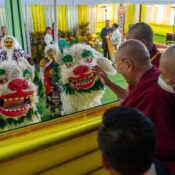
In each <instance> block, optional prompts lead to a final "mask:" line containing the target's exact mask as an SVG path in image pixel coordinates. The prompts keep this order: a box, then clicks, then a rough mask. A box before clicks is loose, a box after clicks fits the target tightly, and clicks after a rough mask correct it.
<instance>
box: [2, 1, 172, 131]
mask: <svg viewBox="0 0 175 175" xmlns="http://www.w3.org/2000/svg"><path fill="white" fill-rule="evenodd" d="M15 2H16V1H13V3H14V4H10V3H8V1H3V0H1V1H0V13H1V15H0V26H1V27H3V26H5V27H6V28H7V33H8V35H12V36H14V37H15V38H16V39H17V40H16V39H15V38H13V37H6V38H4V39H3V40H2V41H1V47H2V48H1V53H2V54H1V53H0V58H1V60H3V59H6V57H8V59H10V58H13V60H12V61H8V62H7V61H5V62H2V61H1V63H0V82H2V83H1V84H0V88H1V89H4V88H6V89H5V90H4V91H2V93H1V97H0V101H1V111H0V113H1V114H2V115H1V117H0V126H1V129H0V132H1V131H4V130H9V129H13V128H17V127H21V126H26V125H29V124H32V123H37V122H42V121H47V120H50V119H53V118H57V117H63V116H65V115H67V114H70V113H75V112H78V111H81V110H86V109H88V108H93V107H96V106H98V105H104V104H106V103H110V102H113V101H116V100H117V97H116V96H115V94H114V93H113V92H112V91H111V90H110V89H109V88H108V87H107V88H105V87H104V85H103V83H102V82H101V81H100V80H99V78H98V76H97V75H96V74H95V73H94V72H93V71H92V67H93V66H94V65H99V66H100V67H101V68H102V69H103V71H104V72H106V73H108V74H109V77H110V79H111V80H112V81H113V82H115V83H117V84H118V85H120V86H121V87H124V88H127V83H126V82H125V80H124V78H123V77H122V76H121V75H120V74H119V73H117V74H116V73H115V70H114V68H113V66H112V62H114V57H115V55H114V54H115V52H116V50H117V48H116V47H115V48H114V47H113V45H112V44H111V43H110V41H108V40H107V47H108V48H110V49H109V50H110V51H109V56H110V59H109V60H108V59H107V58H104V56H103V48H102V38H101V31H102V28H104V26H105V20H110V24H109V25H110V27H111V26H112V24H114V23H117V24H119V31H120V32H121V40H123V39H124V38H125V34H126V32H127V31H128V28H129V27H130V26H131V25H132V24H134V23H136V22H139V21H143V22H146V23H148V24H149V25H150V26H151V27H152V29H153V31H154V42H155V43H157V46H158V47H159V48H160V49H162V48H164V44H168V43H169V42H171V41H174V27H173V25H174V10H173V8H171V7H172V4H170V5H146V4H144V5H137V4H123V5H122V6H121V5H120V4H96V5H72V4H71V5H63V4H59V3H58V2H57V1H55V2H56V6H55V4H54V1H49V0H46V1H41V0H36V1H28V0H21V1H19V3H16V4H15ZM17 12H18V13H17ZM55 19H56V20H55ZM2 30H3V29H2V28H1V32H2ZM122 31H124V34H122ZM10 43H11V46H8V45H9V44H10ZM54 43H55V45H50V44H54ZM77 43H79V45H77ZM84 44H85V45H84ZM8 47H9V50H8ZM4 48H6V49H4ZM11 49H12V50H13V52H12V50H11ZM3 54H6V55H5V56H4V55H3ZM17 80H18V81H17ZM19 89H20V90H21V89H22V91H24V92H25V93H16V91H17V90H19ZM36 89H37V90H36ZM14 90H15V94H12V92H13V91H14ZM2 110H3V111H2ZM19 121H20V122H19ZM9 125H10V126H9Z"/></svg>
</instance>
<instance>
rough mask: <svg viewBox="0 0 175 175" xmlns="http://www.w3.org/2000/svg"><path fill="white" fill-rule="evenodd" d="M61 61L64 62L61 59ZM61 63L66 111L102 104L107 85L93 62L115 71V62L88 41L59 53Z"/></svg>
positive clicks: (63, 101) (63, 98) (113, 72)
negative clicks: (88, 43)
mask: <svg viewBox="0 0 175 175" xmlns="http://www.w3.org/2000/svg"><path fill="white" fill-rule="evenodd" d="M60 61H61V63H60ZM57 62H58V63H59V64H60V81H61V91H62V92H61V101H62V107H63V111H64V114H69V113H73V112H77V111H81V110H86V109H88V108H92V107H95V106H98V105H100V104H101V98H102V97H103V94H104V92H105V87H104V85H103V83H102V82H101V81H100V79H99V78H98V77H97V75H96V73H95V72H94V71H93V69H92V68H93V66H94V65H98V66H100V67H101V68H102V69H103V71H104V72H106V73H111V74H115V73H116V71H115V69H114V68H113V66H112V62H111V61H109V60H108V59H106V58H104V57H103V56H102V55H101V54H100V53H99V52H97V51H96V50H95V49H93V48H91V47H90V46H88V45H85V44H76V45H73V46H72V47H71V48H66V49H64V50H63V53H59V54H58V59H57Z"/></svg>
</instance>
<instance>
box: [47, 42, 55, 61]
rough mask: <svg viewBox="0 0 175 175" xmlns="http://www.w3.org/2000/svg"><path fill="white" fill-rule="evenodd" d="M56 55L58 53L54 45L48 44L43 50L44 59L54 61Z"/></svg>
mask: <svg viewBox="0 0 175 175" xmlns="http://www.w3.org/2000/svg"><path fill="white" fill-rule="evenodd" d="M57 53H58V49H57V47H56V46H55V45H52V44H50V45H48V46H47V47H46V48H45V56H46V57H49V58H53V59H55V58H56V56H57Z"/></svg>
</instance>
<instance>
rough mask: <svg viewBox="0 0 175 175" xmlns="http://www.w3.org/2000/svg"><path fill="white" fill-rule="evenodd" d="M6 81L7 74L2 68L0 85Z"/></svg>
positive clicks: (0, 70)
mask: <svg viewBox="0 0 175 175" xmlns="http://www.w3.org/2000/svg"><path fill="white" fill-rule="evenodd" d="M5 83H7V76H6V73H5V70H4V69H0V85H3V84H5Z"/></svg>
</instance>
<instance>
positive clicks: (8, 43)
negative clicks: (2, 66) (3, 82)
mask: <svg viewBox="0 0 175 175" xmlns="http://www.w3.org/2000/svg"><path fill="white" fill-rule="evenodd" d="M1 47H2V48H1V50H0V60H1V61H3V60H10V59H12V60H17V59H18V58H20V57H23V58H25V59H27V61H28V62H29V63H30V64H32V65H33V61H32V58H31V55H30V54H28V53H27V52H26V51H24V50H22V48H21V46H20V44H19V42H18V41H17V39H16V38H14V37H13V36H10V35H7V36H4V37H3V39H2V41H1Z"/></svg>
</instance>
